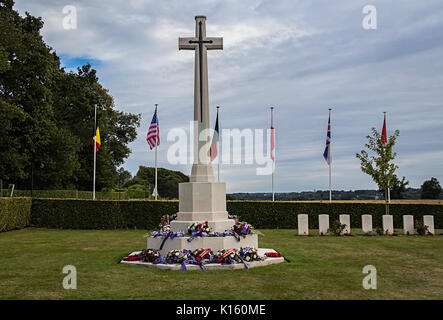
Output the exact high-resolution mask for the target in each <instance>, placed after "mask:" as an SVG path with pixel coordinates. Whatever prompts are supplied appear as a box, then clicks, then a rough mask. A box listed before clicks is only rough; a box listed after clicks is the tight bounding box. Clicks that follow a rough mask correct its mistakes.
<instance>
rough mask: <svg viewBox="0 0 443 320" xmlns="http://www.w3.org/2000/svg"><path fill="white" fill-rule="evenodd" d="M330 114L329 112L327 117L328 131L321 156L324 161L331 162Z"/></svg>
mask: <svg viewBox="0 0 443 320" xmlns="http://www.w3.org/2000/svg"><path fill="white" fill-rule="evenodd" d="M330 147H331V114H329V119H328V133H327V135H326V148H325V152H323V158H325V160H326V162H327V163H328V164H329V165H330V164H331V148H330Z"/></svg>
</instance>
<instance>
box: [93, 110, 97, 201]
mask: <svg viewBox="0 0 443 320" xmlns="http://www.w3.org/2000/svg"><path fill="white" fill-rule="evenodd" d="M96 164H97V105H94V177H93V179H92V181H93V182H92V200H95V172H96Z"/></svg>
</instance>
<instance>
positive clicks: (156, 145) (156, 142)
mask: <svg viewBox="0 0 443 320" xmlns="http://www.w3.org/2000/svg"><path fill="white" fill-rule="evenodd" d="M157 107H158V104H155V113H156V115H157V135H156V137H155V188H154V190H155V200H157V195H158V190H157V147H158V113H157Z"/></svg>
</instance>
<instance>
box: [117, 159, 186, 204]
mask: <svg viewBox="0 0 443 320" xmlns="http://www.w3.org/2000/svg"><path fill="white" fill-rule="evenodd" d="M157 170H158V172H157V175H158V176H157V184H158V193H159V195H160V196H161V197H162V198H164V199H177V198H178V184H179V183H182V182H189V177H188V176H187V175H185V174H184V173H182V172H180V171H173V170H168V169H164V168H158V169H157ZM132 185H142V186H145V187H146V188H147V189H149V190H150V191H151V193H152V191H153V190H154V186H155V168H152V167H145V166H140V167H139V168H138V171H137V174H136V175H135V176H134V178H132V179H131V180H128V181H127V182H126V183H125V185H124V187H130V186H132Z"/></svg>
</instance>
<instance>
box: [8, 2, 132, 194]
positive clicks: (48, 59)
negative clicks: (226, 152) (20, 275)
mask: <svg viewBox="0 0 443 320" xmlns="http://www.w3.org/2000/svg"><path fill="white" fill-rule="evenodd" d="M13 5H14V2H13V1H12V0H0V179H3V180H4V181H5V184H7V183H15V184H16V186H17V188H21V189H28V188H31V182H33V186H34V188H35V189H58V188H79V189H85V190H90V189H91V185H92V183H91V181H92V172H93V152H92V151H93V149H92V148H93V140H92V137H93V135H94V132H93V131H94V105H97V106H98V110H99V111H98V113H99V126H100V131H101V135H102V147H101V148H100V150H99V152H98V153H97V188H98V189H100V188H102V187H113V186H115V185H116V184H117V167H118V166H120V165H121V164H122V163H123V162H124V159H125V158H127V157H128V155H129V154H130V149H129V148H128V147H127V144H128V143H129V142H131V141H133V140H134V139H135V138H136V128H137V126H139V122H140V115H134V114H129V113H124V112H121V111H118V110H116V109H115V106H114V101H113V98H112V96H111V95H110V94H109V92H108V91H107V90H106V89H105V88H103V87H102V86H101V84H100V83H99V81H98V78H97V76H96V71H95V70H93V69H92V68H91V66H90V65H85V66H83V67H81V68H79V69H78V72H77V73H73V72H69V73H67V72H66V71H65V70H64V69H63V68H60V59H59V57H58V56H57V55H56V53H55V51H54V50H53V49H52V48H51V47H49V46H48V45H46V44H45V42H44V41H43V39H42V36H41V35H40V31H41V28H42V27H43V21H42V19H41V18H36V17H33V16H31V15H30V14H29V13H26V14H25V16H24V17H21V16H20V15H19V14H18V12H17V11H15V10H14V9H13Z"/></svg>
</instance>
